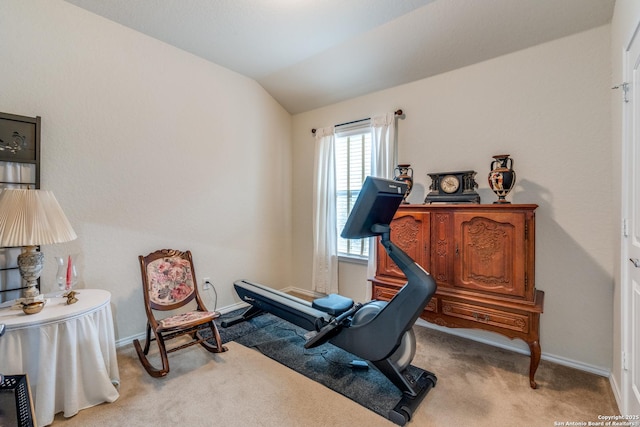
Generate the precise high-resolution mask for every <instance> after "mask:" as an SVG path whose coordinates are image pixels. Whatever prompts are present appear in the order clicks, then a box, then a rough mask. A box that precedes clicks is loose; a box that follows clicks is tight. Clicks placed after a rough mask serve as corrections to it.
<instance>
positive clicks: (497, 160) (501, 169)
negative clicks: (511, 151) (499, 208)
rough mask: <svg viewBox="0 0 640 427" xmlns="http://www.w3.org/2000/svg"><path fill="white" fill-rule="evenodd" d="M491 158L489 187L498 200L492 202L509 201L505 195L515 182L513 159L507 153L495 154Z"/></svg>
mask: <svg viewBox="0 0 640 427" xmlns="http://www.w3.org/2000/svg"><path fill="white" fill-rule="evenodd" d="M493 158H494V160H493V161H492V162H491V172H489V187H490V188H491V190H493V192H494V193H496V195H497V196H498V200H496V201H495V202H493V203H511V202H508V201H507V200H506V197H507V194H509V192H510V191H511V190H512V189H513V187H514V186H515V184H516V173H515V171H514V170H513V159H512V158H511V157H509V155H508V154H497V155H495V156H493Z"/></svg>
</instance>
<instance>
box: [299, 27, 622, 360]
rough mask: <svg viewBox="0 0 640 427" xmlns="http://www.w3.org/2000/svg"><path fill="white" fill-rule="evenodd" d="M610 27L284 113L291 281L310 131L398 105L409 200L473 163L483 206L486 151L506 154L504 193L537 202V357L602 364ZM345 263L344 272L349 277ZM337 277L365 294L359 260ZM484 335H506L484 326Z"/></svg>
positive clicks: (607, 323)
mask: <svg viewBox="0 0 640 427" xmlns="http://www.w3.org/2000/svg"><path fill="white" fill-rule="evenodd" d="M609 32H610V27H609V26H604V27H600V28H597V29H594V30H591V31H587V32H584V33H580V34H576V35H573V36H571V37H567V38H563V39H560V40H556V41H553V42H550V43H546V44H543V45H539V46H536V47H533V48H530V49H526V50H523V51H520V52H516V53H513V54H510V55H506V56H503V57H499V58H495V59H492V60H489V61H486V62H483V63H479V64H476V65H473V66H469V67H466V68H462V69H459V70H456V71H453V72H449V73H445V74H441V75H438V76H435V77H432V78H428V79H424V80H421V81H417V82H414V83H411V84H407V85H403V86H399V87H395V88H392V89H389V90H385V91H381V92H377V93H373V94H370V95H367V96H363V97H360V98H356V99H352V100H349V101H346V102H342V103H339V104H335V105H332V106H329V107H326V108H321V109H318V110H314V111H311V112H307V113H303V114H299V115H296V116H294V118H293V164H294V166H293V179H294V186H293V206H294V211H293V212H294V214H293V217H294V218H293V221H294V222H293V224H294V251H293V252H294V265H295V270H294V282H295V283H296V285H297V286H300V287H310V282H311V278H310V272H311V265H310V260H311V232H310V230H311V218H312V215H311V206H312V203H311V188H312V182H313V179H312V171H313V138H312V137H311V133H310V129H311V128H315V127H323V126H328V125H332V124H336V123H342V122H346V121H350V120H354V119H359V118H363V117H369V116H370V115H374V114H379V113H383V112H387V111H393V110H394V109H396V108H402V109H403V110H404V111H405V113H406V116H407V117H406V119H405V120H400V121H399V122H398V129H399V130H398V133H399V161H400V162H401V163H403V162H404V163H411V164H412V167H413V169H414V172H415V177H414V179H415V181H416V185H415V187H414V190H413V192H412V194H411V196H410V201H411V202H412V203H422V201H423V200H424V197H425V195H426V192H427V189H428V186H429V184H430V179H429V178H428V176H427V173H428V172H441V171H455V170H467V169H473V170H475V171H477V172H478V176H477V181H478V183H479V185H480V188H479V193H480V195H481V197H482V202H483V203H491V202H493V201H494V200H495V198H496V197H495V196H494V195H493V193H492V192H491V191H490V190H489V189H488V184H487V179H486V177H487V174H488V172H489V165H490V161H491V160H492V156H493V155H494V154H502V153H509V154H511V155H512V157H513V159H514V160H515V162H514V166H515V170H516V172H517V174H518V183H517V186H516V188H515V190H514V192H513V194H512V195H511V196H509V199H510V200H511V201H513V202H516V203H537V204H538V205H539V206H540V207H539V208H538V210H537V214H536V218H537V236H536V237H537V247H536V286H537V288H538V289H542V290H544V291H545V294H546V298H545V312H544V314H543V315H542V326H541V329H542V330H541V345H542V351H543V355H545V356H546V357H554V358H556V359H559V360H562V359H567V361H568V362H570V363H577V364H584V365H588V367H589V368H592V369H594V370H596V371H599V370H601V371H605V372H607V371H609V370H610V369H611V359H612V350H611V348H612V338H611V335H612V319H613V311H612V309H613V253H614V252H615V251H616V250H617V248H616V247H615V246H614V242H613V240H614V239H613V237H612V236H613V232H614V230H615V229H616V227H615V224H617V222H616V220H615V219H614V218H613V211H614V208H613V207H612V203H613V201H614V199H613V197H612V194H611V190H612V181H614V180H613V177H614V175H615V173H614V172H612V170H611V156H612V149H611V133H610V92H611V91H610V63H609V60H610V52H609V44H610V38H609V35H610V33H609ZM340 267H341V268H342V267H343V266H342V265H341V266H340ZM353 269H354V267H353V266H349V268H348V269H347V271H348V276H349V277H350V278H353ZM340 285H341V286H342V289H343V290H344V292H345V293H349V294H352V295H353V294H359V295H360V298H361V299H364V297H365V290H366V271H365V268H364V267H360V279H359V280H356V281H355V283H353V282H341V284H340ZM346 288H348V290H346ZM341 292H343V291H341ZM486 338H488V339H492V340H495V342H499V343H503V344H504V343H506V344H508V343H509V342H508V340H506V339H503V338H502V337H499V336H497V335H493V334H491V335H490V337H486ZM515 345H519V346H521V348H526V346H525V345H524V344H523V343H521V342H515Z"/></svg>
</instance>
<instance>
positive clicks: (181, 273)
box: [133, 249, 227, 377]
mask: <svg viewBox="0 0 640 427" xmlns="http://www.w3.org/2000/svg"><path fill="white" fill-rule="evenodd" d="M138 259H139V260H140V270H141V273H142V288H143V295H144V306H145V311H146V313H147V337H146V341H145V344H144V349H143V348H142V346H141V345H140V341H139V340H137V339H136V340H134V341H133V345H134V347H135V349H136V352H137V353H138V358H139V359H140V362H141V363H142V366H144V368H145V369H146V370H147V372H148V373H149V375H151V376H152V377H163V376H165V375H167V373H168V372H169V360H168V358H167V354H168V353H171V352H174V351H177V350H181V349H183V348H186V347H190V346H192V345H195V344H200V345H202V346H203V347H204V348H205V349H207V350H208V351H210V352H212V353H222V352H224V351H227V349H226V347H224V346H223V345H222V340H221V339H220V333H219V332H218V328H217V327H216V324H215V323H214V319H216V318H217V317H218V316H219V313H214V312H211V311H207V309H206V308H205V306H204V304H203V302H202V300H201V298H200V294H199V293H198V286H197V283H196V276H195V273H194V268H193V259H192V257H191V252H190V251H186V252H180V251H177V250H173V249H162V250H159V251H155V252H152V253H150V254H149V255H147V256H142V255H140V256H139V257H138ZM194 299H195V302H196V308H195V309H194V310H192V311H187V312H184V310H180V311H179V313H177V314H171V313H170V312H175V311H176V310H178V309H180V308H182V307H184V306H186V305H187V304H189V303H190V302H191V301H193V300H194ZM156 312H158V313H159V312H164V313H165V314H169V316H168V317H163V318H159V319H157V318H156V316H155V313H156ZM205 330H208V331H209V332H210V333H211V336H205V337H203V336H202V334H201V332H202V331H205ZM151 332H153V337H152V336H151ZM183 335H190V336H191V340H190V341H188V342H187V343H185V344H182V345H179V346H175V347H173V348H170V349H167V346H166V345H165V341H168V340H171V339H174V338H178V337H180V336H183ZM151 341H156V342H157V343H158V350H159V356H160V359H161V361H162V368H161V369H158V368H156V367H155V366H153V365H152V364H151V362H150V361H149V358H148V357H147V356H148V354H149V346H150V344H151ZM210 341H213V342H215V344H212V343H211V342H210Z"/></svg>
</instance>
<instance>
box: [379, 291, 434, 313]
mask: <svg viewBox="0 0 640 427" xmlns="http://www.w3.org/2000/svg"><path fill="white" fill-rule="evenodd" d="M398 290H399V289H391V288H383V287H380V286H374V287H373V299H374V300H379V301H391V298H393V297H394V295H395V294H397V293H398ZM424 309H425V310H426V311H431V312H434V313H437V312H438V299H437V298H436V297H432V298H431V299H430V300H429V302H428V303H427V306H426V307H425V308H424Z"/></svg>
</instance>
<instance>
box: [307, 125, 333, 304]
mask: <svg viewBox="0 0 640 427" xmlns="http://www.w3.org/2000/svg"><path fill="white" fill-rule="evenodd" d="M315 144H316V147H315V167H314V177H315V182H314V186H313V273H312V288H313V290H314V291H316V292H321V293H325V294H331V293H338V236H337V231H336V230H337V225H336V162H335V130H334V128H333V127H329V128H323V129H317V130H316V142H315Z"/></svg>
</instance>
